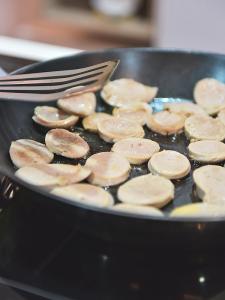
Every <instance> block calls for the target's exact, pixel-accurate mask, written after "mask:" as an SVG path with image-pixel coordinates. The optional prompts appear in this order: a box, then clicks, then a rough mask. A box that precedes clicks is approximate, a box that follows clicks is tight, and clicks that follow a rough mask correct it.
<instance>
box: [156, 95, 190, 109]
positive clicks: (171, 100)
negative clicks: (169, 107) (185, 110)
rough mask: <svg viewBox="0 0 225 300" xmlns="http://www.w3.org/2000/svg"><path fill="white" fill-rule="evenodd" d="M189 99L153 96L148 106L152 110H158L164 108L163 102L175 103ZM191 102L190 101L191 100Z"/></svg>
mask: <svg viewBox="0 0 225 300" xmlns="http://www.w3.org/2000/svg"><path fill="white" fill-rule="evenodd" d="M187 101H189V102H190V101H191V100H190V99H184V98H155V99H154V100H153V101H152V102H151V104H150V106H151V108H152V109H153V111H154V112H158V111H161V110H163V109H164V103H176V102H179V103H180V102H187ZM191 102H192V101H191Z"/></svg>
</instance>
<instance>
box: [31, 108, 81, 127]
mask: <svg viewBox="0 0 225 300" xmlns="http://www.w3.org/2000/svg"><path fill="white" fill-rule="evenodd" d="M32 119H33V121H34V122H36V123H38V124H39V125H42V126H45V127H48V128H69V127H71V126H73V125H75V124H76V123H77V121H78V120H79V117H78V116H71V115H68V114H66V113H64V112H63V111H62V110H59V109H58V108H56V107H51V106H37V107H36V108H35V110H34V116H33V117H32Z"/></svg>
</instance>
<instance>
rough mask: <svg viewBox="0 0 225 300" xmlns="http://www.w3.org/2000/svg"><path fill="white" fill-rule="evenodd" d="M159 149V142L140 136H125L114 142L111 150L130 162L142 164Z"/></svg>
mask: <svg viewBox="0 0 225 300" xmlns="http://www.w3.org/2000/svg"><path fill="white" fill-rule="evenodd" d="M159 149H160V147H159V144H158V143H156V142H154V141H152V140H149V139H142V138H127V139H124V140H121V141H118V142H116V143H115V144H114V145H113V147H112V149H111V151H113V152H116V153H118V154H120V155H122V156H124V157H126V158H127V159H128V161H129V162H130V163H131V164H135V165H138V164H142V163H144V162H146V161H148V160H149V159H150V157H152V155H153V154H154V153H156V152H158V151H159Z"/></svg>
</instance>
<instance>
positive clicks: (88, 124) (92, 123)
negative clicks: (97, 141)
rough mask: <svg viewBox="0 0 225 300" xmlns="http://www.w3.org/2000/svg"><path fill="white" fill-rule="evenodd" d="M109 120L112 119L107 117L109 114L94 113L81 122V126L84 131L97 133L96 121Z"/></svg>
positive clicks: (110, 116) (109, 116)
mask: <svg viewBox="0 0 225 300" xmlns="http://www.w3.org/2000/svg"><path fill="white" fill-rule="evenodd" d="M109 118H112V115H109V114H107V113H103V112H96V113H93V114H91V115H90V116H88V117H86V118H84V119H83V121H82V124H83V127H84V129H86V130H89V131H92V132H97V131H98V127H97V123H98V121H100V120H105V119H109Z"/></svg>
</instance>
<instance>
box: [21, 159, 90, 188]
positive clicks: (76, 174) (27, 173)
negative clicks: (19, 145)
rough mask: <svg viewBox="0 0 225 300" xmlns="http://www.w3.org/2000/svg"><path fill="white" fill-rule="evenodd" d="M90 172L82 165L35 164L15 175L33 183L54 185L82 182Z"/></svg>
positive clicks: (46, 185) (47, 185) (45, 185)
mask: <svg viewBox="0 0 225 300" xmlns="http://www.w3.org/2000/svg"><path fill="white" fill-rule="evenodd" d="M90 173H91V171H90V170H89V169H88V168H86V167H82V166H81V165H67V164H49V165H48V164H35V165H32V166H27V167H23V168H21V169H19V170H17V171H16V173H15V175H16V176H17V177H19V178H20V179H22V180H24V181H26V182H28V183H30V184H33V185H38V186H43V187H54V186H63V185H68V184H72V183H76V182H80V181H82V180H84V179H85V178H87V177H88V176H89V175H90Z"/></svg>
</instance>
